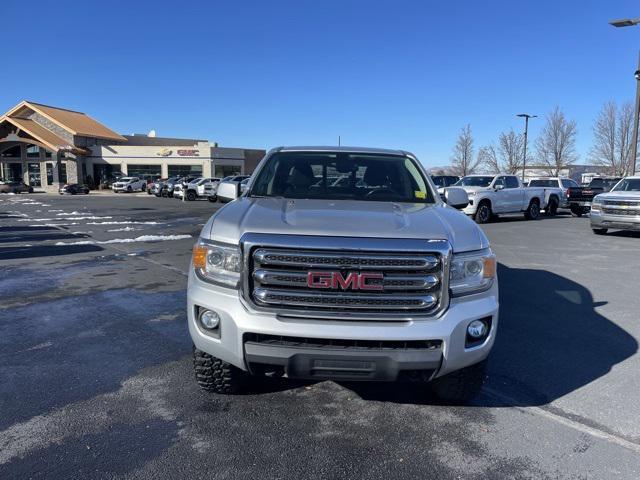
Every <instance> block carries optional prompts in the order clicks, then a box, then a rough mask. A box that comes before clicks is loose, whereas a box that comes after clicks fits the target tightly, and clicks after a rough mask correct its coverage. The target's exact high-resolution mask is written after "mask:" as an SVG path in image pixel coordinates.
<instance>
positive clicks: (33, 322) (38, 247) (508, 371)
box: [0, 194, 640, 479]
mask: <svg viewBox="0 0 640 480" xmlns="http://www.w3.org/2000/svg"><path fill="white" fill-rule="evenodd" d="M217 208H219V205H216V204H211V203H209V202H206V201H198V202H186V203H182V202H180V201H178V200H173V199H157V198H155V197H151V196H147V195H144V194H132V195H115V196H109V195H89V196H78V197H75V196H74V197H59V196H53V195H45V194H35V195H29V196H27V195H16V196H8V195H7V196H0V271H1V275H0V478H3V479H4V478H7V479H9V478H11V479H13V478H48V479H50V478H83V479H87V478H149V479H151V478H154V479H155V478H229V479H234V478H245V477H249V476H253V477H256V478H282V479H289V478H290V479H300V478H416V479H418V478H419V479H425V478H438V479H449V478H452V479H453V478H492V479H493V478H536V479H541V478H598V479H600V478H620V479H637V478H639V477H640V422H639V421H638V418H640V376H639V375H638V371H640V355H639V354H638V341H639V339H640V325H639V321H638V320H639V315H638V312H639V311H640V295H638V280H639V279H640V275H639V274H638V273H637V272H639V271H640V235H638V234H628V233H615V232H614V233H612V234H610V235H607V236H596V235H593V234H592V233H591V230H590V229H589V224H588V222H589V221H588V218H572V217H570V216H567V215H560V216H558V217H555V218H544V219H542V220H539V221H535V222H527V221H524V219H523V218H521V217H520V216H512V217H508V218H504V219H500V220H499V221H497V222H494V223H491V224H488V225H486V226H483V228H484V230H485V231H486V233H487V235H488V236H489V238H490V240H491V242H492V248H493V249H494V251H495V253H496V255H497V257H498V260H499V277H500V302H501V311H500V330H499V334H498V337H497V341H496V345H495V348H494V350H493V352H492V356H491V358H490V362H489V376H488V380H487V383H486V385H485V387H484V389H483V392H482V394H481V395H480V396H479V397H478V398H477V399H476V400H475V401H474V403H473V404H472V405H470V406H465V407H451V406H446V405H441V404H438V403H437V402H436V400H435V399H434V398H433V397H432V396H431V395H430V394H429V393H428V391H426V389H424V388H422V387H420V386H417V385H411V384H408V385H407V384H367V383H344V384H343V383H339V384H338V383H334V382H322V383H307V382H296V383H293V382H287V381H286V380H277V381H275V380H270V381H266V380H265V381H263V382H261V383H260V384H259V385H258V386H257V387H256V388H255V389H254V390H252V391H250V392H248V393H245V394H243V395H238V396H233V397H231V396H220V395H212V394H207V393H204V392H201V391H200V390H199V389H198V387H197V386H196V383H195V381H194V378H193V371H192V364H191V342H190V340H189V336H188V333H187V328H186V315H185V287H186V276H185V275H186V271H187V268H188V264H189V258H190V250H191V247H192V245H193V243H194V241H195V239H196V238H197V236H198V233H199V231H200V228H201V227H202V225H203V224H204V223H205V222H206V220H207V219H208V217H209V216H210V214H211V213H212V212H213V211H214V210H215V209H217Z"/></svg>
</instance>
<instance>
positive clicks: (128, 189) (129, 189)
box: [127, 185, 132, 193]
mask: <svg viewBox="0 0 640 480" xmlns="http://www.w3.org/2000/svg"><path fill="white" fill-rule="evenodd" d="M131 191H132V188H131V185H129V186H128V187H127V192H129V193H131Z"/></svg>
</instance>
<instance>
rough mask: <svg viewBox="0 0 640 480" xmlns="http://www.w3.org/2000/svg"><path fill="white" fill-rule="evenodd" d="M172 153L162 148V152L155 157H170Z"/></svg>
mask: <svg viewBox="0 0 640 480" xmlns="http://www.w3.org/2000/svg"><path fill="white" fill-rule="evenodd" d="M172 153H173V152H172V151H171V150H170V149H168V148H163V149H162V150H160V151H159V152H158V153H156V155H159V156H161V157H168V156H169V155H171V154H172Z"/></svg>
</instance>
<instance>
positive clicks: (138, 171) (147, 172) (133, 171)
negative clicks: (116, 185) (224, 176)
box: [127, 164, 202, 177]
mask: <svg viewBox="0 0 640 480" xmlns="http://www.w3.org/2000/svg"><path fill="white" fill-rule="evenodd" d="M201 171H202V170H201ZM127 175H129V176H130V177H147V176H159V175H162V166H161V165H133V164H130V165H127Z"/></svg>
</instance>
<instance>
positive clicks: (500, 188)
mask: <svg viewBox="0 0 640 480" xmlns="http://www.w3.org/2000/svg"><path fill="white" fill-rule="evenodd" d="M493 188H494V189H495V191H496V192H497V191H498V190H502V189H504V185H502V184H501V183H500V184H498V185H496V186H495V187H493Z"/></svg>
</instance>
